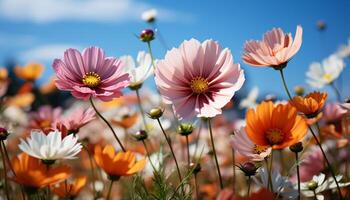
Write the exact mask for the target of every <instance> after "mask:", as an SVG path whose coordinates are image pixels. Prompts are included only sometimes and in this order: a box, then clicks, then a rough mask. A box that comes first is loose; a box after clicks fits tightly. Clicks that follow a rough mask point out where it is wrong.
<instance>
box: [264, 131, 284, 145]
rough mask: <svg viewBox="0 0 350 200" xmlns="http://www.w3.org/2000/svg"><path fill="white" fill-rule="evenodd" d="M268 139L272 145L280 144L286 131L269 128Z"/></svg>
mask: <svg viewBox="0 0 350 200" xmlns="http://www.w3.org/2000/svg"><path fill="white" fill-rule="evenodd" d="M266 139H267V140H268V141H269V143H270V144H271V145H274V144H279V143H281V142H282V141H283V139H284V133H283V132H282V131H281V130H279V129H269V130H268V131H266Z"/></svg>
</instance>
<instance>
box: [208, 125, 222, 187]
mask: <svg viewBox="0 0 350 200" xmlns="http://www.w3.org/2000/svg"><path fill="white" fill-rule="evenodd" d="M208 127H209V134H210V140H211V146H212V148H213V153H214V158H215V164H216V169H217V171H218V175H219V181H220V188H221V189H224V184H223V182H222V177H221V172H220V166H219V162H218V158H217V155H216V150H215V144H214V139H213V130H212V128H211V122H210V119H208Z"/></svg>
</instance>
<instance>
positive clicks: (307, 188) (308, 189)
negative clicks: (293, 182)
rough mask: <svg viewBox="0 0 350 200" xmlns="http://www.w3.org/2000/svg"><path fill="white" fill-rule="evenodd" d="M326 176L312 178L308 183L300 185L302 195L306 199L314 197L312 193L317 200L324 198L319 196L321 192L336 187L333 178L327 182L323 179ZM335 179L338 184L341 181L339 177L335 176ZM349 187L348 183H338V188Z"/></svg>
mask: <svg viewBox="0 0 350 200" xmlns="http://www.w3.org/2000/svg"><path fill="white" fill-rule="evenodd" d="M325 178H326V176H325V175H324V174H323V173H321V174H320V175H318V176H313V178H312V180H311V181H309V182H304V183H301V184H300V189H301V190H302V191H301V192H302V194H303V195H304V196H306V197H314V195H315V194H314V191H315V193H316V198H317V199H318V200H323V199H324V197H323V195H322V194H321V193H322V192H323V191H326V190H330V189H334V188H337V185H336V183H335V181H334V179H333V177H329V178H328V179H327V180H326V179H325ZM336 179H337V181H338V183H339V181H340V180H341V179H342V176H341V175H338V176H336ZM348 185H350V182H348V183H339V187H345V186H348Z"/></svg>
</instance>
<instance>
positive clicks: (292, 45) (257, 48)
mask: <svg viewBox="0 0 350 200" xmlns="http://www.w3.org/2000/svg"><path fill="white" fill-rule="evenodd" d="M302 34H303V29H302V27H301V26H297V30H296V33H295V37H294V41H293V38H292V34H291V33H288V34H285V33H284V32H283V30H282V29H281V28H274V29H272V30H271V31H269V32H267V33H265V35H264V37H263V39H262V40H261V41H257V40H250V41H247V42H246V43H245V45H244V53H243V56H242V59H243V60H244V62H245V63H247V64H249V65H252V66H271V67H274V68H275V69H280V68H283V67H284V66H285V65H286V63H287V62H288V61H289V60H290V59H291V58H292V57H293V56H294V55H295V54H296V53H297V52H298V51H299V49H300V47H301V43H302Z"/></svg>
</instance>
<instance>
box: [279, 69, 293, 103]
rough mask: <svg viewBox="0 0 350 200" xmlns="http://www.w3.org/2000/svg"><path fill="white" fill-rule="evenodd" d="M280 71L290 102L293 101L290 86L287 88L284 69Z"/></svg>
mask: <svg viewBox="0 0 350 200" xmlns="http://www.w3.org/2000/svg"><path fill="white" fill-rule="evenodd" d="M278 71H280V74H281V78H282V82H283V86H284V89H285V91H286V92H287V95H288V98H289V100H292V95H290V92H289V90H288V86H287V83H286V79H285V78H284V74H283V69H280V70H278Z"/></svg>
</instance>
